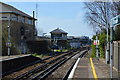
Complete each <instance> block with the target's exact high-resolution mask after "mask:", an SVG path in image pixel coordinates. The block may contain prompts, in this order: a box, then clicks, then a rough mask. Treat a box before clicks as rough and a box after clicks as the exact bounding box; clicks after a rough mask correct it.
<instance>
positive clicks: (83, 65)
mask: <svg viewBox="0 0 120 80" xmlns="http://www.w3.org/2000/svg"><path fill="white" fill-rule="evenodd" d="M90 54H91V53H90ZM90 54H89V53H88V54H86V55H85V57H83V58H80V60H79V62H78V64H77V67H76V69H75V71H74V75H73V77H72V78H73V80H74V79H80V80H82V79H83V80H85V79H87V80H93V79H95V80H110V65H109V64H106V63H105V59H101V58H100V59H99V60H98V59H97V58H91V57H90ZM91 62H92V63H91ZM112 74H113V76H112V78H113V80H120V73H119V72H117V71H116V70H115V69H114V68H113V71H112Z"/></svg>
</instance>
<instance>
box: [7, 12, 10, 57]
mask: <svg viewBox="0 0 120 80" xmlns="http://www.w3.org/2000/svg"><path fill="white" fill-rule="evenodd" d="M10 26H11V14H10V15H9V22H8V42H7V45H8V46H7V47H8V56H10V47H11V42H10V38H11V36H10V30H11V29H10Z"/></svg>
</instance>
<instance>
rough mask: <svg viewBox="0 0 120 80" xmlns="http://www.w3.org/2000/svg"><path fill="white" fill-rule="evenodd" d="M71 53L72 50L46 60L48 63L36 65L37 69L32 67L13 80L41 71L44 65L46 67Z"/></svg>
mask: <svg viewBox="0 0 120 80" xmlns="http://www.w3.org/2000/svg"><path fill="white" fill-rule="evenodd" d="M70 53H71V52H68V53H67V54H65V55H62V56H60V57H58V58H56V59H54V60H51V61H49V62H46V63H44V64H42V65H40V66H38V67H36V68H35V69H32V70H30V71H28V72H27V73H24V74H22V75H20V76H18V77H16V78H14V79H13V80H19V79H22V78H27V77H29V76H31V75H32V74H34V73H36V72H38V71H40V70H41V69H42V68H43V67H46V66H47V65H48V64H51V63H53V62H55V61H57V60H59V59H60V58H63V57H64V56H66V55H69V54H70Z"/></svg>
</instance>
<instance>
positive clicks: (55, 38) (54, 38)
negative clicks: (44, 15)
mask: <svg viewBox="0 0 120 80" xmlns="http://www.w3.org/2000/svg"><path fill="white" fill-rule="evenodd" d="M50 33H51V43H52V45H56V46H58V47H59V48H66V47H67V34H68V33H67V32H65V31H63V30H62V29H59V28H57V29H55V30H53V31H51V32H50Z"/></svg>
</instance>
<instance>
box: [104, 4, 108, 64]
mask: <svg viewBox="0 0 120 80" xmlns="http://www.w3.org/2000/svg"><path fill="white" fill-rule="evenodd" d="M106 20H107V23H106V28H107V48H106V56H105V57H106V64H108V63H109V39H108V36H109V26H108V4H107V2H106Z"/></svg>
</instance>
